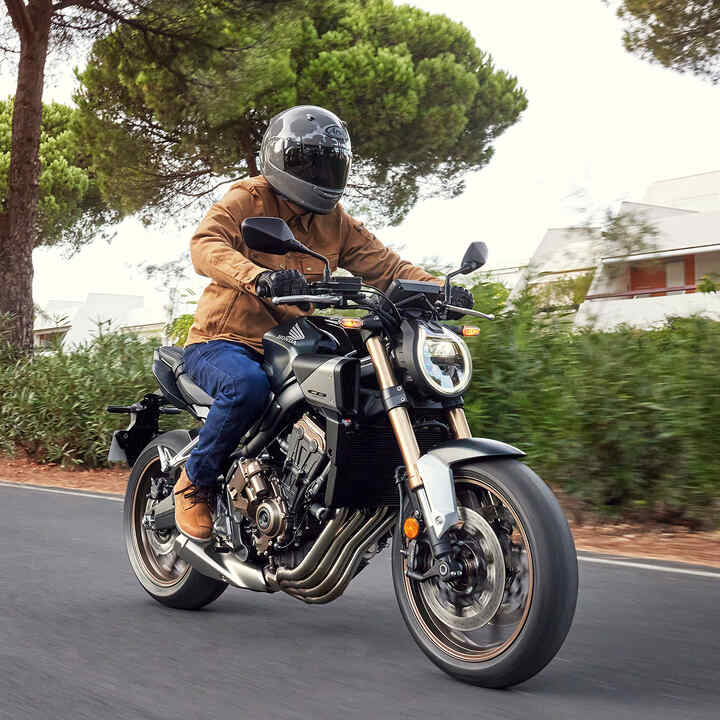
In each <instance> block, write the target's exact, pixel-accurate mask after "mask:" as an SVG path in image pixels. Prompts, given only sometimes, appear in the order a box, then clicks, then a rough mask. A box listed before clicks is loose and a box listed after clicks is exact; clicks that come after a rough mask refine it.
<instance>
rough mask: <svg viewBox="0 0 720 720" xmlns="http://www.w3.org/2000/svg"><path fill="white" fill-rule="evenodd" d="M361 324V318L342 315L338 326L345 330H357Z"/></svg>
mask: <svg viewBox="0 0 720 720" xmlns="http://www.w3.org/2000/svg"><path fill="white" fill-rule="evenodd" d="M362 326H363V321H362V318H354V317H344V318H340V327H344V328H345V329H346V330H359V329H360V328H361V327H362Z"/></svg>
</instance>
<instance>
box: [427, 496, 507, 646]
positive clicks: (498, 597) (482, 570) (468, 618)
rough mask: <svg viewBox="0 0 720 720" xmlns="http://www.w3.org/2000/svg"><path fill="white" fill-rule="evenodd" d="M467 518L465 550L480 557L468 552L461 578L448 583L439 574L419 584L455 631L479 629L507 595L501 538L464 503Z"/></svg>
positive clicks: (432, 607) (461, 509)
mask: <svg viewBox="0 0 720 720" xmlns="http://www.w3.org/2000/svg"><path fill="white" fill-rule="evenodd" d="M458 512H459V513H460V517H461V518H462V520H463V521H464V524H463V528H462V531H461V532H462V534H463V536H464V537H463V542H462V545H463V549H465V548H471V552H472V553H477V554H478V555H479V556H476V557H475V561H474V562H473V561H472V558H471V557H468V556H467V553H466V554H465V555H466V556H465V558H463V560H464V562H463V565H464V566H465V573H464V575H463V577H462V578H460V579H459V580H457V581H451V582H448V583H445V582H443V581H441V580H439V579H438V578H437V577H435V578H431V579H428V580H425V581H424V582H420V583H418V586H419V590H420V594H421V595H422V597H423V599H424V600H425V603H426V604H427V606H428V608H429V609H430V610H431V611H432V612H433V613H435V615H436V616H437V618H438V620H440V621H441V622H443V623H444V624H445V625H447V626H448V627H450V628H452V629H454V630H460V631H464V632H467V631H469V630H477V629H478V628H481V627H483V626H485V625H487V624H488V622H490V620H492V618H493V617H494V616H495V614H496V613H497V611H498V609H499V608H500V604H501V603H502V600H503V596H504V594H505V558H504V556H503V551H502V547H501V546H500V541H499V540H498V538H497V535H496V534H495V532H494V530H493V529H492V527H490V524H489V523H488V522H487V520H485V518H484V517H483V516H482V515H480V514H479V513H477V512H475V511H474V510H471V509H470V508H467V507H464V506H460V507H459V508H458Z"/></svg>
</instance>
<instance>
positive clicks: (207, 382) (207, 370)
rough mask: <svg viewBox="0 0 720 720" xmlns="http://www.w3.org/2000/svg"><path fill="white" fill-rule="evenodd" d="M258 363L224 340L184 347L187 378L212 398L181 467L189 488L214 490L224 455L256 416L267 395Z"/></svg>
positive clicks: (240, 347) (244, 349)
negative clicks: (190, 483) (210, 488)
mask: <svg viewBox="0 0 720 720" xmlns="http://www.w3.org/2000/svg"><path fill="white" fill-rule="evenodd" d="M260 359H261V358H260V355H259V354H258V353H256V352H255V351H254V350H252V349H251V348H248V347H246V346H245V345H241V344H240V343H236V342H230V341H228V340H211V341H210V342H206V343H194V344H193V345H189V346H188V347H187V348H185V368H186V370H187V372H188V374H189V375H190V377H191V378H192V379H193V382H195V383H196V384H197V385H199V386H200V387H201V388H202V389H203V390H204V391H205V392H206V393H208V395H212V397H213V398H214V399H215V400H214V402H213V404H212V406H211V407H210V412H209V413H208V416H207V419H206V420H205V424H204V425H203V426H202V428H201V429H200V436H199V439H198V444H197V445H196V446H195V448H194V449H193V451H192V453H191V455H190V458H189V459H188V461H187V465H186V466H185V471H186V472H187V474H188V477H189V478H190V482H192V483H193V485H197V486H199V487H208V486H214V485H215V483H216V482H217V478H218V475H220V474H221V473H222V472H223V471H224V469H225V464H226V461H227V458H228V455H229V454H230V453H231V452H232V451H233V450H234V449H235V448H236V447H237V446H238V444H239V442H240V439H241V438H242V436H243V435H244V434H245V432H246V431H247V430H248V428H249V427H250V426H251V425H252V424H253V423H254V422H255V421H256V420H257V419H258V417H260V414H261V412H262V410H263V408H264V407H265V400H266V398H267V395H268V392H269V390H270V384H269V382H268V379H267V375H266V374H265V371H264V370H263V369H262V365H261V364H260Z"/></svg>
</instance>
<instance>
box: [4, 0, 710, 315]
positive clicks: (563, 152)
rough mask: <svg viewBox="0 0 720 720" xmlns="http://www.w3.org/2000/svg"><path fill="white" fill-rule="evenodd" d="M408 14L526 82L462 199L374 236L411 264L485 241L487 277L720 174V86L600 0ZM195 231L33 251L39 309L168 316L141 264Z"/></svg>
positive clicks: (63, 95) (127, 235)
mask: <svg viewBox="0 0 720 720" xmlns="http://www.w3.org/2000/svg"><path fill="white" fill-rule="evenodd" d="M412 4H414V5H416V6H417V7H420V8H422V9H424V10H428V11H430V12H437V13H441V12H442V13H445V14H447V15H449V16H450V17H452V18H453V19H455V20H459V21H462V22H463V23H465V25H467V27H469V28H470V30H471V32H472V33H473V35H474V37H475V38H476V40H477V43H478V46H479V47H480V48H482V49H483V50H485V51H487V52H489V53H490V54H491V55H492V56H493V59H494V61H495V64H496V66H497V67H498V68H502V69H504V70H507V71H509V72H511V73H512V74H514V75H516V76H517V77H518V79H519V81H520V84H521V86H522V87H523V88H525V90H526V91H527V95H528V99H529V107H528V110H527V111H526V112H525V113H524V114H523V115H522V117H521V119H520V121H519V122H518V123H517V124H516V125H515V126H513V127H512V128H511V129H510V130H508V131H507V132H506V133H505V135H503V136H502V137H501V138H500V139H499V140H498V141H497V143H496V145H495V149H496V152H495V157H494V158H493V160H492V161H491V163H490V165H489V166H488V167H487V168H485V169H484V170H482V171H481V172H479V173H477V174H476V175H474V176H472V177H470V178H469V180H468V183H467V190H466V192H465V194H464V195H463V196H461V197H460V198H456V199H454V200H443V201H440V200H438V201H430V202H426V203H424V204H423V205H422V206H418V207H416V208H415V209H414V210H413V211H412V212H411V213H410V215H409V216H408V217H407V219H406V220H405V222H403V223H402V225H400V226H399V227H397V228H389V229H385V230H382V231H380V232H378V235H379V237H380V238H381V239H382V240H385V241H387V242H393V243H397V244H401V245H403V246H404V247H405V250H404V253H403V254H404V255H405V256H406V257H407V258H408V259H410V260H414V261H419V260H421V259H422V258H423V257H427V256H433V255H442V256H443V257H444V258H447V259H448V260H449V261H452V260H459V259H460V257H461V256H462V253H463V251H464V250H465V248H466V246H467V244H468V243H469V242H471V241H472V240H484V241H485V242H487V244H488V245H489V247H490V259H489V262H488V267H489V268H499V267H504V266H508V265H516V264H522V263H524V262H526V261H527V259H528V258H529V257H530V255H532V253H533V251H534V250H535V248H536V247H537V245H538V243H539V242H540V240H541V239H542V236H543V234H544V232H545V230H546V229H547V228H548V227H561V226H564V225H568V224H572V223H574V222H578V221H581V220H583V219H584V218H585V216H586V213H587V209H588V208H594V209H600V208H605V207H609V206H612V205H614V204H615V203H616V202H618V201H620V200H625V199H633V200H641V199H642V196H643V194H644V192H645V188H646V187H647V186H648V185H649V184H650V183H651V182H653V181H655V180H660V179H666V178H672V177H679V176H683V175H692V174H696V173H701V172H708V171H711V170H718V169H720V142H719V141H718V126H719V125H720V87H714V86H713V85H711V84H710V83H708V82H704V81H701V80H699V79H697V78H695V77H693V76H690V75H680V74H678V73H675V72H673V71H671V70H665V69H661V68H659V67H656V66H653V65H650V64H648V63H646V62H644V61H641V60H639V59H637V58H635V57H634V56H631V55H629V54H628V53H626V51H625V50H624V49H623V47H622V41H621V34H622V28H621V25H620V23H619V21H618V20H617V19H616V17H615V15H614V12H613V11H612V10H611V9H610V8H608V7H607V6H606V5H605V4H604V3H603V2H601V0H549V1H548V2H542V3H541V2H537V0H515V1H512V0H503V1H502V2H500V1H499V0H497V1H496V2H488V1H484V0H482V1H481V0H417V1H416V2H414V3H412ZM0 70H1V69H0ZM14 82H15V79H14V78H13V77H10V76H9V75H8V72H7V70H6V69H5V70H4V74H3V75H2V77H0V92H2V94H3V95H7V94H12V93H13V92H14ZM72 86H73V79H72V77H71V75H70V74H69V73H64V72H62V71H59V72H56V73H55V75H54V77H52V78H51V79H50V81H49V82H48V83H47V85H46V93H45V99H46V100H50V99H54V100H60V101H64V102H69V100H70V95H71V92H72ZM351 131H352V128H351ZM579 193H582V197H580V196H579ZM197 219H198V221H199V220H200V217H198V218H197ZM192 230H193V228H192V227H188V228H187V229H185V230H184V231H178V230H177V228H175V227H173V226H172V225H169V226H168V228H166V229H162V228H158V227H155V228H153V229H151V230H148V229H145V228H143V227H142V226H141V225H140V224H139V223H138V222H136V221H134V220H132V219H129V220H126V221H125V222H124V223H123V224H122V225H121V226H120V229H119V233H118V236H117V237H116V239H115V240H114V241H113V243H112V244H111V245H108V244H106V243H104V242H101V241H98V242H96V243H93V244H92V245H90V246H88V247H86V248H84V249H83V250H82V252H81V253H80V254H79V255H77V256H76V257H73V258H71V259H66V258H64V257H63V254H62V253H61V252H60V251H58V250H52V249H50V250H48V249H39V250H36V251H35V254H34V261H35V285H34V291H35V297H36V302H38V303H40V304H41V305H42V304H43V303H45V302H47V301H48V300H50V299H67V300H79V299H84V297H85V296H86V294H87V293H88V292H113V293H127V294H139V295H145V296H146V307H148V308H149V312H150V308H152V307H161V305H162V295H161V294H159V293H157V292H155V290H154V283H152V282H148V281H145V280H143V279H142V278H141V277H139V274H138V272H137V270H136V269H135V266H136V265H137V264H138V263H140V262H143V261H145V262H164V261H167V260H171V259H175V258H176V257H177V256H178V255H179V254H180V253H181V252H182V251H183V249H184V248H186V247H187V244H188V241H189V238H190V236H191V234H192ZM204 282H205V281H204V280H202V279H198V280H197V281H193V282H192V283H191V284H192V285H193V286H194V287H196V288H198V289H200V288H202V287H203V285H204ZM153 314H155V313H153ZM150 319H151V318H148V320H150Z"/></svg>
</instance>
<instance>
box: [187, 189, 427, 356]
mask: <svg viewBox="0 0 720 720" xmlns="http://www.w3.org/2000/svg"><path fill="white" fill-rule="evenodd" d="M259 216H266V217H280V218H282V219H283V220H285V221H286V222H287V223H288V225H289V226H290V229H291V230H292V231H293V234H294V235H295V237H296V238H297V239H298V240H300V241H301V242H302V243H304V244H305V245H307V246H308V247H309V248H311V249H312V250H315V251H316V252H318V253H320V254H322V255H324V256H325V257H327V258H328V260H329V261H330V267H331V268H332V270H336V269H337V268H338V267H342V268H345V269H346V270H349V271H350V272H351V273H353V274H354V275H359V276H360V277H361V278H363V280H364V281H365V282H367V283H369V284H371V285H374V286H375V287H377V288H379V289H380V290H385V289H387V287H388V285H389V284H390V283H391V282H392V280H394V279H395V278H406V279H410V280H436V278H434V277H433V276H432V275H429V274H428V273H426V272H425V271H424V270H421V269H420V268H418V267H415V266H414V265H412V264H410V263H408V262H405V261H404V260H401V259H400V258H399V257H398V255H396V254H395V253H394V252H392V250H388V249H387V248H386V247H385V246H384V245H383V244H382V243H381V242H380V241H379V240H378V239H377V238H376V237H375V236H374V235H373V234H372V233H370V232H368V230H367V229H366V228H365V226H364V225H363V224H362V223H360V222H358V221H357V220H354V219H353V218H352V217H350V215H348V214H347V213H346V212H345V211H344V210H343V209H342V207H341V206H339V205H338V207H337V208H335V210H333V212H331V213H330V214H329V215H312V214H306V215H296V214H295V213H294V211H293V210H292V209H291V208H290V206H289V205H288V203H287V202H286V201H285V200H284V199H283V198H281V197H279V196H277V195H276V194H275V193H274V192H273V191H272V189H271V188H270V186H269V185H268V183H267V180H265V178H264V177H262V176H258V177H254V178H250V179H248V180H241V181H240V182H238V183H236V184H235V185H233V186H232V187H231V188H230V190H229V191H228V192H227V193H226V195H225V196H224V197H223V198H222V199H221V200H220V201H219V202H217V203H215V204H214V205H213V206H212V207H211V208H210V210H209V211H208V213H207V215H205V218H204V219H203V221H202V222H201V223H200V227H198V229H197V232H196V233H195V235H194V237H193V239H192V241H191V242H190V255H191V257H192V262H193V265H194V266H195V270H197V272H198V273H200V275H205V276H207V277H209V278H210V279H211V281H212V282H210V284H209V285H208V286H207V287H206V288H205V291H204V292H203V294H202V296H201V298H200V301H199V302H198V306H197V311H196V312H195V320H194V322H193V325H192V327H191V328H190V332H189V334H188V339H187V342H186V343H185V344H186V345H191V344H192V343H198V342H207V341H208V340H217V339H223V340H234V341H237V342H241V343H244V344H246V345H249V346H251V347H253V348H255V349H256V350H258V351H259V352H262V336H263V335H264V334H265V333H266V332H267V331H268V330H270V329H271V328H273V327H275V326H276V325H279V324H280V323H283V322H287V321H289V320H292V319H293V318H297V317H300V316H301V315H307V314H308V313H306V312H303V311H302V310H300V309H299V308H298V307H296V306H294V305H281V306H275V305H273V304H272V303H271V302H270V300H269V299H267V298H259V297H258V296H257V294H256V293H255V280H256V278H257V276H258V275H260V273H262V272H264V271H265V270H268V269H270V270H280V269H286V268H287V269H295V270H299V271H300V272H301V273H302V274H303V275H304V276H305V277H306V278H307V279H308V280H309V281H311V282H312V281H313V280H320V279H321V278H322V271H323V267H324V265H323V263H322V261H321V260H318V259H316V258H313V257H309V256H307V255H302V254H301V253H295V252H292V253H288V254H287V255H270V254H268V253H262V252H257V251H255V250H251V249H250V248H248V247H247V245H245V243H244V242H243V240H242V234H241V232H240V225H241V224H242V221H243V220H244V219H245V218H247V217H259Z"/></svg>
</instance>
